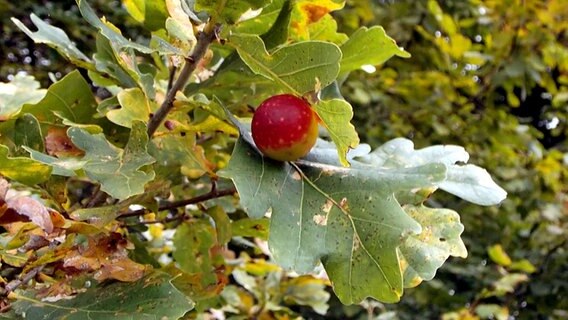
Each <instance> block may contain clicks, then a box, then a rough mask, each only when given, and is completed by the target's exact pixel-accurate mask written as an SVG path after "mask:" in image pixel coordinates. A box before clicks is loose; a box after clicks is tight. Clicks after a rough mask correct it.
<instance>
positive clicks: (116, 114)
mask: <svg viewBox="0 0 568 320" xmlns="http://www.w3.org/2000/svg"><path fill="white" fill-rule="evenodd" d="M116 96H117V99H118V102H119V103H120V106H121V108H119V109H113V110H110V111H109V112H107V114H106V116H107V118H108V119H109V120H110V121H112V122H114V123H116V124H118V125H121V126H123V127H127V128H131V127H132V122H133V121H136V120H138V121H142V122H148V119H150V113H152V112H153V111H154V110H155V109H156V107H155V106H154V105H153V103H152V102H151V101H149V100H148V99H147V98H146V96H145V95H144V92H142V90H140V89H138V88H131V89H125V90H122V91H120V92H119V93H118V94H117V95H116Z"/></svg>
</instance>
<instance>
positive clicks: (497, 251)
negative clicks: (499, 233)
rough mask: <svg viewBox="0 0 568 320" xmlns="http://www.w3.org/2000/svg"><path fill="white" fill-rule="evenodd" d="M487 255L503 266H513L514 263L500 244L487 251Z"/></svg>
mask: <svg viewBox="0 0 568 320" xmlns="http://www.w3.org/2000/svg"><path fill="white" fill-rule="evenodd" d="M487 253H488V254H489V257H490V258H491V260H493V261H494V262H495V263H497V264H499V265H501V266H504V267H506V266H509V265H511V263H512V261H511V258H509V255H508V254H507V253H506V252H505V250H503V247H502V246H501V245H500V244H496V245H493V246H491V247H489V248H488V249H487Z"/></svg>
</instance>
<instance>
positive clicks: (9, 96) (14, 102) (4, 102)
mask: <svg viewBox="0 0 568 320" xmlns="http://www.w3.org/2000/svg"><path fill="white" fill-rule="evenodd" d="M46 92H47V90H45V89H40V84H39V82H38V81H36V80H35V78H34V77H33V76H28V75H24V74H21V73H18V74H17V75H16V76H14V79H12V80H11V81H10V82H7V83H6V82H0V121H3V120H8V119H10V118H12V117H13V116H14V115H17V114H18V113H19V112H20V109H21V108H22V106H23V105H24V104H26V103H38V102H39V101H40V100H41V99H43V97H44V96H45V93H46Z"/></svg>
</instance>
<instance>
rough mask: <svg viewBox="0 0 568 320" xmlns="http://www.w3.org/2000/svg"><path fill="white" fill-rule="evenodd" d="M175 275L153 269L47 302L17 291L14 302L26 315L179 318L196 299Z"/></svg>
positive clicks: (95, 318) (72, 319) (98, 318)
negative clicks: (183, 289)
mask: <svg viewBox="0 0 568 320" xmlns="http://www.w3.org/2000/svg"><path fill="white" fill-rule="evenodd" d="M172 280H173V277H172V276H170V275H168V274H166V273H163V272H154V273H152V274H150V275H148V276H146V277H144V278H142V279H140V280H138V281H136V282H131V283H124V282H114V283H110V284H105V285H104V286H102V285H101V286H96V287H94V288H89V289H87V290H86V291H85V292H83V293H79V294H78V295H77V296H76V297H74V298H72V299H61V300H58V301H56V302H48V301H44V300H41V299H37V298H36V295H37V293H36V292H34V291H24V292H22V291H17V292H15V293H14V298H15V302H14V303H13V304H12V306H13V308H14V309H15V310H16V313H17V314H19V315H23V314H25V318H26V319H38V320H42V319H43V320H47V319H67V320H79V319H81V320H83V319H92V320H103V319H117V320H134V319H136V320H141V319H144V320H154V319H178V318H180V317H182V316H183V315H184V314H185V313H187V312H188V311H189V310H191V309H193V306H194V303H193V301H191V300H190V299H189V298H188V297H187V296H186V295H184V294H183V293H181V292H180V291H179V290H178V289H177V288H176V287H175V286H174V285H173V284H172Z"/></svg>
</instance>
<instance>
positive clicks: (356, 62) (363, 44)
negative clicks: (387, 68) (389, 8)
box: [341, 26, 410, 74]
mask: <svg viewBox="0 0 568 320" xmlns="http://www.w3.org/2000/svg"><path fill="white" fill-rule="evenodd" d="M341 52H342V53H343V57H342V59H341V73H342V74H343V73H346V72H349V71H353V70H356V69H359V68H360V67H361V66H363V65H367V64H371V65H377V64H382V63H384V62H385V61H387V60H388V59H390V58H391V57H392V56H394V55H396V56H399V57H403V58H408V57H410V54H409V53H408V52H406V51H404V49H402V48H400V47H399V46H398V45H397V44H396V42H395V41H394V40H393V39H392V38H391V37H389V36H388V35H387V34H386V32H385V30H384V29H383V27H380V26H375V27H371V28H367V27H361V28H360V29H358V30H357V31H355V32H354V33H353V34H352V35H351V36H350V37H349V40H347V42H345V43H344V44H343V45H342V46H341Z"/></svg>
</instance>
